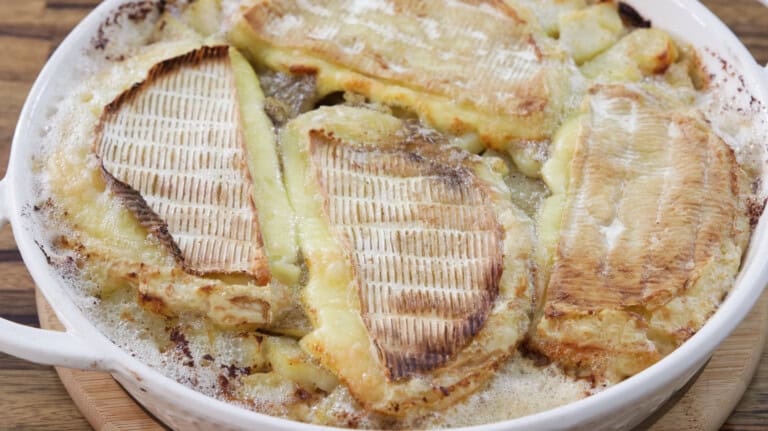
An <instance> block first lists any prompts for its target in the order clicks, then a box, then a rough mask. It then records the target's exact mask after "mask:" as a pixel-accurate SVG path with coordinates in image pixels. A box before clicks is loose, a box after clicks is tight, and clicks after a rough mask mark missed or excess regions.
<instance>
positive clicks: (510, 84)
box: [228, 0, 577, 157]
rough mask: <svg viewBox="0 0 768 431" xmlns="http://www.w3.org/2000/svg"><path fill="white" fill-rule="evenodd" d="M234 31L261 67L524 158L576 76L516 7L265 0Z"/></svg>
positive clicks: (551, 122) (436, 1)
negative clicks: (307, 78) (310, 77)
mask: <svg viewBox="0 0 768 431" xmlns="http://www.w3.org/2000/svg"><path fill="white" fill-rule="evenodd" d="M228 37H229V39H230V41H231V42H232V43H233V44H234V46H236V47H238V49H241V50H243V51H246V52H248V53H249V54H250V55H251V56H252V58H254V59H256V60H257V61H258V62H259V63H263V64H265V65H267V66H269V67H272V68H275V69H280V70H283V71H285V72H291V73H311V74H315V75H316V76H317V83H318V91H319V92H320V93H321V95H322V94H329V93H332V92H335V91H347V92H353V93H358V94H362V95H364V96H366V97H368V98H369V99H371V100H374V101H376V102H379V103H385V104H390V105H395V106H398V107H402V108H403V109H406V110H409V111H412V112H414V113H416V114H418V116H419V117H420V118H421V119H422V120H423V121H424V122H426V123H428V124H430V125H432V126H433V127H436V128H438V129H439V130H441V131H448V132H451V133H454V134H457V135H465V134H466V135H469V136H470V137H472V138H473V139H475V140H477V141H478V142H480V143H482V144H485V145H487V146H491V147H494V148H501V149H508V148H512V149H514V150H515V151H516V153H515V154H517V152H518V150H519V149H518V148H517V147H516V146H510V143H511V141H514V140H544V139H548V138H549V136H550V134H551V132H552V131H553V129H554V128H555V126H556V123H557V121H558V120H559V116H560V115H561V113H562V110H563V109H564V108H563V107H564V105H565V104H566V101H565V99H566V98H567V97H566V96H567V94H566V89H567V88H570V86H571V81H572V80H574V79H575V78H574V77H575V76H577V75H574V74H573V72H576V71H575V68H572V67H569V66H568V63H567V62H566V61H564V54H563V52H562V51H560V50H559V49H558V48H557V47H556V46H555V44H554V43H553V42H552V41H550V40H547V38H546V36H545V34H544V32H543V31H542V30H541V28H540V27H538V25H537V24H536V20H535V18H534V17H533V16H529V11H528V10H527V8H523V7H521V6H519V5H515V4H514V3H513V2H502V1H466V0H452V1H440V0H429V1H415V0H376V1H362V0H346V1H340V2H322V1H316V0H301V1H298V0H289V1H268V0H265V1H256V2H253V3H251V4H248V5H247V6H245V7H244V11H243V12H242V15H241V16H240V19H239V20H238V21H237V23H236V24H235V25H234V27H233V29H232V30H231V31H230V33H229V35H228ZM520 146H524V145H523V144H520ZM520 154H522V153H520ZM521 157H522V156H521Z"/></svg>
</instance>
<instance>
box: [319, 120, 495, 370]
mask: <svg viewBox="0 0 768 431" xmlns="http://www.w3.org/2000/svg"><path fill="white" fill-rule="evenodd" d="M424 145H430V144H421V147H423V146H424ZM425 150H426V149H425V148H419V145H404V146H402V147H400V148H391V149H381V150H379V149H376V150H372V151H371V150H367V149H363V148H356V147H354V146H350V145H347V144H344V143H343V142H341V141H339V140H335V139H333V137H329V136H327V135H325V134H323V133H322V132H317V131H313V132H311V137H310V152H311V154H312V162H313V165H314V169H315V173H316V175H317V177H318V181H319V183H320V185H321V188H322V191H323V195H324V196H323V197H324V199H325V208H326V211H327V214H328V219H329V221H330V223H331V224H332V226H333V228H334V231H335V233H336V235H337V236H338V237H339V239H340V240H341V241H343V242H344V243H345V244H346V246H347V247H349V251H350V254H351V255H352V256H353V265H354V270H355V273H356V276H357V279H358V282H359V295H360V301H361V314H362V317H363V321H364V322H365V325H366V327H367V329H368V332H369V334H370V335H371V338H372V339H373V342H374V343H375V344H376V347H377V348H378V350H379V352H380V354H381V355H382V357H383V359H384V362H385V363H386V364H387V368H388V370H389V375H390V377H391V379H392V380H399V379H402V378H405V377H408V376H409V375H410V374H412V373H414V372H423V371H429V370H432V369H434V368H437V367H439V366H441V365H443V364H445V363H446V362H447V361H448V360H450V359H451V358H452V357H453V356H454V355H455V354H456V353H457V352H458V351H459V350H460V349H462V348H463V347H464V346H466V344H467V342H468V341H469V340H470V339H471V338H472V337H474V336H475V335H476V334H477V332H478V331H479V330H480V328H481V327H482V326H483V324H484V323H485V320H486V318H487V315H488V312H489V311H490V308H491V306H492V304H493V302H494V301H495V299H496V296H497V294H498V290H499V280H500V278H501V270H502V254H501V252H502V239H503V232H502V230H501V227H500V226H499V224H498V223H497V222H496V216H495V214H494V212H493V207H492V203H491V201H490V198H489V196H488V194H487V192H486V191H485V186H484V185H483V184H482V183H481V182H480V181H479V180H478V179H477V178H476V177H475V175H473V174H472V172H471V171H469V170H468V169H466V168H463V167H460V166H451V165H449V164H445V163H444V162H442V161H440V157H431V156H432V155H431V154H427V157H425V155H424V151H425Z"/></svg>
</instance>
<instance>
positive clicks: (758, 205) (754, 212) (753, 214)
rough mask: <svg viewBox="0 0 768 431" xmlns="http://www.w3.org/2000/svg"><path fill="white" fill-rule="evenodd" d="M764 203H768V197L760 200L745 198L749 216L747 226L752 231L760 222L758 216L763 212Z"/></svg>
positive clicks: (754, 197) (753, 197) (755, 197)
mask: <svg viewBox="0 0 768 431" xmlns="http://www.w3.org/2000/svg"><path fill="white" fill-rule="evenodd" d="M766 203H768V197H766V198H762V199H760V198H758V197H757V196H752V197H749V198H747V215H748V216H749V225H750V226H751V227H752V229H754V228H755V227H756V226H757V223H758V222H760V216H762V215H763V212H764V211H765V205H766Z"/></svg>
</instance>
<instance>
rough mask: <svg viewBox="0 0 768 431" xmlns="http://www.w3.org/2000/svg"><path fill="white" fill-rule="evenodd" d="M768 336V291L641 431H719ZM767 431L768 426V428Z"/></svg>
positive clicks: (101, 425) (74, 387)
mask: <svg viewBox="0 0 768 431" xmlns="http://www.w3.org/2000/svg"><path fill="white" fill-rule="evenodd" d="M36 300H37V313H38V316H39V318H40V326H41V327H43V328H48V329H56V330H62V329H63V327H62V326H61V323H59V321H58V319H56V315H55V314H54V312H53V310H52V309H51V306H50V305H49V304H48V303H47V302H46V301H45V298H43V296H42V295H41V294H40V292H39V291H37V292H36ZM767 334H768V290H766V292H765V293H763V296H762V297H761V298H760V301H759V302H758V303H757V305H756V306H755V308H754V309H753V310H752V312H751V313H750V314H749V316H748V317H747V318H746V319H745V320H744V322H742V324H741V325H740V326H739V327H738V328H737V329H736V331H734V333H733V334H732V335H731V336H730V337H728V339H727V340H726V341H725V342H724V343H723V344H722V345H721V346H720V348H719V349H718V350H717V351H716V352H715V354H714V355H713V356H712V359H710V361H709V362H708V363H707V364H706V366H705V367H704V369H703V370H702V371H701V372H699V373H698V374H697V375H696V376H695V377H694V378H693V379H692V380H691V382H689V383H688V384H687V385H686V386H685V387H684V388H683V389H681V390H680V391H679V392H678V393H676V394H675V395H674V396H673V397H672V399H670V401H669V402H667V403H666V404H665V405H664V406H663V407H662V408H661V409H660V410H659V411H658V412H656V413H655V414H654V415H652V416H651V417H650V418H649V419H648V420H646V421H645V422H644V423H643V424H642V425H641V426H640V427H638V430H649V431H678V430H679V431H699V430H716V429H718V428H720V426H721V425H722V424H723V423H724V422H725V420H726V419H727V418H728V416H729V415H730V413H731V411H732V410H733V408H734V407H735V406H736V403H738V402H739V400H740V399H741V396H742V394H744V390H745V389H746V387H747V385H748V384H749V382H750V380H751V379H752V376H753V375H754V374H755V370H756V369H757V365H758V363H759V362H760V357H761V355H762V351H763V348H764V346H765V342H766V338H767ZM56 372H57V373H58V374H59V377H60V378H61V381H62V383H63V384H64V387H66V389H67V391H68V392H69V395H70V396H71V397H72V399H73V400H74V402H75V404H76V405H77V407H78V408H79V409H80V411H81V412H82V413H83V415H84V416H85V418H86V419H87V420H88V422H89V423H90V424H91V425H92V426H93V428H95V429H96V430H110V431H129V430H163V429H166V428H165V427H164V426H163V425H162V424H161V423H160V422H159V421H157V420H156V419H155V418H153V417H152V416H151V415H150V414H149V413H147V412H146V411H145V410H144V409H143V408H142V407H141V406H140V405H139V404H138V403H136V401H134V400H133V398H131V397H130V396H129V395H128V393H127V392H125V390H123V388H122V387H120V385H118V384H117V382H115V380H114V379H112V376H110V375H109V374H107V373H98V372H93V371H81V370H72V369H68V368H56ZM766 426H768V425H766Z"/></svg>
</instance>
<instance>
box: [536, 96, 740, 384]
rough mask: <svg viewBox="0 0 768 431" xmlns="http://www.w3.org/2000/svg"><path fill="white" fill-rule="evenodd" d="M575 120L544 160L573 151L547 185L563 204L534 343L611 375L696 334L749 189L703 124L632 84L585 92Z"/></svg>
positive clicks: (713, 297) (722, 285) (722, 288)
mask: <svg viewBox="0 0 768 431" xmlns="http://www.w3.org/2000/svg"><path fill="white" fill-rule="evenodd" d="M577 124H578V125H577V126H576V127H575V128H574V129H573V133H571V135H570V136H569V137H568V138H564V139H566V140H570V143H569V144H568V145H570V146H571V147H570V149H569V150H565V151H564V150H563V148H558V149H556V150H555V155H554V157H553V161H552V162H551V163H553V164H559V163H562V162H563V161H558V158H560V157H561V156H562V153H563V152H568V151H570V152H571V154H570V157H569V156H565V159H566V162H565V163H562V166H563V167H564V168H565V170H566V171H565V172H563V173H558V176H559V178H560V179H559V180H557V181H551V184H550V185H552V186H553V190H554V191H555V196H554V197H552V198H550V199H551V200H552V202H554V201H559V200H561V199H562V202H563V203H562V206H561V207H560V209H559V211H560V217H559V226H557V227H555V229H558V232H557V239H556V244H554V245H553V247H552V248H551V249H550V252H551V253H552V254H551V255H550V256H549V259H550V261H551V265H552V266H551V275H550V278H549V283H548V285H547V292H546V296H545V298H546V300H545V303H544V307H543V316H544V317H543V321H542V323H541V324H540V325H539V328H538V332H537V336H538V338H536V339H535V340H534V342H535V343H538V344H539V345H540V346H541V347H542V350H543V351H544V352H546V353H547V354H548V356H550V357H551V358H553V359H554V360H556V361H558V362H561V363H563V364H565V365H567V366H577V367H583V368H586V369H587V370H590V371H591V372H593V373H594V374H595V375H596V376H598V377H599V378H602V377H608V378H609V379H610V378H619V379H620V378H622V377H623V376H627V375H632V374H634V373H636V372H638V371H640V370H642V369H643V368H645V367H646V366H648V365H650V364H651V363H653V362H655V361H656V360H658V359H659V358H660V357H661V356H663V355H664V354H666V353H668V351H669V345H676V344H679V343H680V342H682V341H684V340H685V339H686V338H688V337H689V336H690V335H692V334H693V333H695V332H696V331H697V330H698V328H699V326H700V325H701V323H702V322H703V320H704V319H706V316H708V315H709V314H710V313H712V312H713V311H714V307H716V304H717V303H718V302H719V301H720V299H721V298H722V296H723V295H724V294H725V292H727V289H728V288H729V287H730V285H731V283H732V281H733V275H734V274H736V272H737V270H738V266H739V256H740V255H741V252H742V250H743V248H744V246H745V240H746V235H747V234H748V231H749V228H748V224H747V218H746V213H745V211H744V207H743V202H742V201H741V196H743V195H744V194H745V193H747V192H748V191H747V190H748V185H747V183H746V176H745V174H744V172H743V171H742V170H741V169H740V168H739V166H738V165H737V163H736V160H735V157H734V155H733V152H732V151H731V149H730V148H728V146H727V145H726V144H725V143H724V142H723V141H722V140H721V139H719V138H718V137H717V136H715V135H714V134H713V133H711V131H710V130H708V128H707V126H706V124H704V123H703V122H701V121H700V120H698V119H696V118H695V117H690V116H686V115H684V114H682V113H676V112H670V111H669V108H668V107H666V106H664V103H663V102H660V101H657V100H655V99H654V98H653V97H652V96H650V95H648V94H645V93H644V92H642V91H641V90H639V89H629V88H626V87H619V86H613V87H596V88H594V89H593V90H592V94H591V95H590V96H589V98H588V99H587V102H586V105H585V112H584V114H583V115H582V116H581V117H580V119H579V120H578V121H577ZM548 164H549V162H548ZM549 168H550V166H548V165H545V177H546V175H547V174H552V173H554V172H550V170H549ZM553 177H554V175H552V176H549V177H547V178H549V179H550V180H551V179H553ZM560 181H562V184H558V182H560ZM545 208H547V204H545ZM549 209H550V210H552V206H550V207H549ZM549 228H551V226H544V228H543V229H542V232H543V234H544V236H546V235H547V229H549ZM676 307H677V308H678V309H676Z"/></svg>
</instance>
